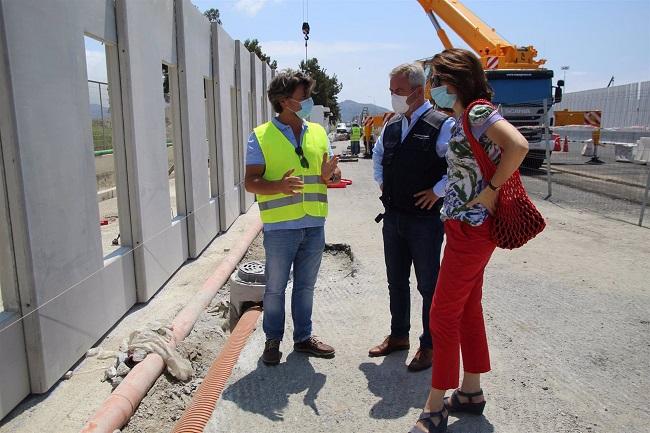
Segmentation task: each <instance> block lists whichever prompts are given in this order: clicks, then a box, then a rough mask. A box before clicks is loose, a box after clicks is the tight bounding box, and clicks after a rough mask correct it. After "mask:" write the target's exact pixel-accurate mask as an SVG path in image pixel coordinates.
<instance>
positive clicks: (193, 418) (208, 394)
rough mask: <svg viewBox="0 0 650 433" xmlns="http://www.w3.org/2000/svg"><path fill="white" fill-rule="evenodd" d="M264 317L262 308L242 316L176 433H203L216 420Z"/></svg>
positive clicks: (249, 311) (174, 431)
mask: <svg viewBox="0 0 650 433" xmlns="http://www.w3.org/2000/svg"><path fill="white" fill-rule="evenodd" d="M260 314H262V309H261V308H260V307H253V308H251V309H249V310H246V312H245V313H244V314H243V315H242V316H241V318H240V319H239V322H237V326H235V329H234V330H233V331H232V334H230V338H228V341H227V342H226V345H225V346H224V347H223V350H222V351H221V353H220V354H219V356H218V357H217V359H216V360H215V361H214V362H213V363H212V365H211V366H210V370H208V373H207V374H206V376H205V378H204V379H203V382H202V383H201V385H199V388H198V389H197V391H196V394H195V395H194V398H193V399H192V402H191V403H190V405H189V406H188V408H187V409H186V410H185V412H184V413H183V416H181V419H179V420H178V422H177V423H176V425H175V426H174V430H172V433H201V432H203V429H204V428H205V426H206V424H207V423H208V421H209V420H210V417H212V413H213V412H214V408H215V407H216V405H217V401H218V400H219V397H221V393H222V392H223V389H224V387H225V386H226V382H227V381H228V378H229V377H230V374H231V373H232V369H233V368H234V366H235V364H236V363H237V359H239V354H240V353H241V350H242V348H243V347H244V346H245V345H246V341H247V340H248V337H249V336H250V335H251V333H252V332H253V331H254V330H255V326H256V324H257V319H259V317H260Z"/></svg>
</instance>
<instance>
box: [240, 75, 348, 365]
mask: <svg viewBox="0 0 650 433" xmlns="http://www.w3.org/2000/svg"><path fill="white" fill-rule="evenodd" d="M314 84H315V82H314V80H313V79H312V78H310V77H309V76H307V75H305V74H303V73H302V72H281V73H279V74H278V75H277V76H276V77H275V78H274V79H273V81H271V84H270V85H269V88H268V98H269V101H270V102H271V104H272V105H273V110H274V111H275V112H276V113H278V115H277V116H276V117H274V118H273V119H272V120H271V121H270V122H266V123H264V124H262V125H259V126H258V127H256V128H255V129H254V131H253V133H252V134H251V135H250V137H249V139H248V149H247V152H246V178H245V187H246V190H247V191H249V192H252V193H255V194H257V201H258V203H259V208H260V215H261V217H262V222H263V223H264V252H265V254H266V289H265V291H264V319H263V329H264V333H265V334H266V344H265V345H264V353H263V354H262V361H263V362H264V363H265V364H266V365H276V364H278V363H279V362H280V359H281V357H282V352H280V342H281V341H282V337H283V335H284V316H285V312H284V310H285V308H284V305H285V303H284V299H285V291H286V288H287V283H288V281H289V274H290V271H291V268H292V267H293V290H292V293H291V312H292V318H293V328H294V331H293V341H294V345H293V348H294V350H295V351H297V352H305V353H309V354H311V355H314V356H319V357H325V358H331V357H333V356H334V348H333V347H332V346H329V345H327V344H325V343H323V342H322V341H321V340H320V339H318V338H316V337H315V336H314V335H313V334H312V320H311V317H312V306H313V301H314V286H315V284H316V278H317V276H318V270H319V268H320V264H321V258H322V256H323V250H324V248H325V230H324V228H325V227H324V226H325V217H327V210H328V207H327V182H328V181H330V180H331V181H338V180H340V178H341V171H340V169H339V168H338V161H339V158H338V156H334V155H333V152H332V149H331V146H330V142H329V139H328V138H327V132H325V129H324V128H323V127H322V126H321V125H319V124H318V123H311V122H307V121H305V120H304V118H305V117H308V116H309V114H310V113H311V109H312V107H313V105H314V102H313V100H312V99H311V92H312V90H313V88H314Z"/></svg>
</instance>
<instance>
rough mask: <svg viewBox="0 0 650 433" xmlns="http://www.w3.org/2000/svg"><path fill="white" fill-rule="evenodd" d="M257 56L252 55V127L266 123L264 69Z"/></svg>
mask: <svg viewBox="0 0 650 433" xmlns="http://www.w3.org/2000/svg"><path fill="white" fill-rule="evenodd" d="M263 64H266V63H263V62H262V61H261V60H260V59H259V58H258V57H257V55H255V54H253V53H251V90H252V94H251V102H252V107H251V108H252V110H251V119H252V120H251V127H252V128H255V127H256V126H257V125H260V124H262V123H264V122H265V121H266V120H265V117H264V105H265V103H264V68H263V66H262V65H263Z"/></svg>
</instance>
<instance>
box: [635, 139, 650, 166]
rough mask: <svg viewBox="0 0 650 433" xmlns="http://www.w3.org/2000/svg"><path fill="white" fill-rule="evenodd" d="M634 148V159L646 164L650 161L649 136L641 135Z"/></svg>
mask: <svg viewBox="0 0 650 433" xmlns="http://www.w3.org/2000/svg"><path fill="white" fill-rule="evenodd" d="M637 144H638V145H637V147H636V148H635V149H634V161H636V162H641V163H644V164H647V163H648V162H650V137H641V138H640V139H639V141H638V142H637Z"/></svg>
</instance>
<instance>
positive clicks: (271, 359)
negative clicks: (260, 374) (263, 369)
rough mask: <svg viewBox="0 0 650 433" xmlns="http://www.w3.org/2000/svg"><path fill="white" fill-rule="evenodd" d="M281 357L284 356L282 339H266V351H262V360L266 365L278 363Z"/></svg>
mask: <svg viewBox="0 0 650 433" xmlns="http://www.w3.org/2000/svg"><path fill="white" fill-rule="evenodd" d="M280 358H282V352H280V340H266V343H265V344H264V353H262V362H263V363H264V364H266V365H278V364H279V363H280Z"/></svg>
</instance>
